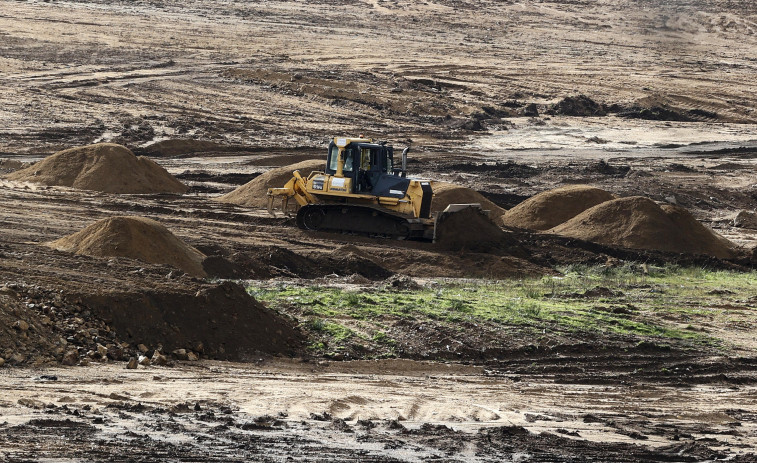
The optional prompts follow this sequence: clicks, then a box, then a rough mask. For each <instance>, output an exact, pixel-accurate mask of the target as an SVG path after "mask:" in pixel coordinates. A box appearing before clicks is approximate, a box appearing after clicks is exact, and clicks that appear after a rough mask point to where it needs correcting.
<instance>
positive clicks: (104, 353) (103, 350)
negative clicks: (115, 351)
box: [97, 343, 108, 360]
mask: <svg viewBox="0 0 757 463" xmlns="http://www.w3.org/2000/svg"><path fill="white" fill-rule="evenodd" d="M97 354H98V355H99V356H100V358H101V359H103V360H108V348H107V347H105V346H103V345H102V344H100V343H98V344H97Z"/></svg>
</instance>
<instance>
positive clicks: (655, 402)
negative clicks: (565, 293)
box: [0, 0, 757, 462]
mask: <svg viewBox="0 0 757 463" xmlns="http://www.w3.org/2000/svg"><path fill="white" fill-rule="evenodd" d="M756 42H757V9H756V7H755V4H754V2H751V1H747V0H729V1H726V0H722V1H704V0H681V1H677V2H667V1H665V2H663V1H656V0H644V1H629V0H610V1H606V2H593V1H573V2H556V1H555V2H550V1H543V2H495V1H483V2H481V1H476V2H470V1H456V2H450V1H446V0H440V1H435V2H404V1H398V2H390V1H384V0H378V1H351V2H328V1H320V2H289V1H274V2H263V3H261V2H241V1H236V0H232V1H229V2H223V3H214V2H208V1H205V0H194V1H188V2H178V1H162V0H161V1H157V0H155V1H153V0H146V1H142V2H111V1H99V0H74V1H67V2H55V3H46V2H14V1H10V0H0V83H2V85H1V86H0V107H2V108H3V109H2V111H0V157H2V158H3V160H2V161H1V162H0V171H2V173H9V172H13V171H18V170H19V169H21V168H22V167H25V166H28V163H29V162H36V161H40V160H42V159H43V158H45V157H47V156H48V155H50V154H52V153H54V152H56V151H59V150H62V149H67V148H71V147H73V146H80V145H88V144H91V143H99V142H115V143H120V144H124V145H126V146H127V147H128V148H130V149H131V150H132V151H133V152H135V153H136V154H140V155H147V156H149V157H151V158H152V159H153V160H154V161H155V162H157V163H158V164H159V165H160V166H162V167H163V168H165V169H166V170H167V171H168V172H169V173H171V174H173V175H174V176H176V177H178V178H180V179H182V180H183V181H184V182H186V184H187V185H188V186H189V188H190V190H189V193H188V194H185V195H183V196H178V195H162V194H142V195H119V194H111V193H102V192H93V191H82V190H77V189H72V188H67V187H59V186H45V185H39V184H37V183H31V182H22V181H11V180H0V203H1V204H2V207H0V218H1V220H0V284H2V285H3V286H1V287H0V288H1V289H0V309H1V310H0V321H2V326H0V328H2V330H1V331H0V341H2V346H1V347H2V351H1V352H0V356H2V358H3V359H4V361H5V364H4V365H3V366H2V367H0V387H2V388H3V390H5V391H7V394H5V395H4V396H3V398H2V399H1V400H0V428H2V432H0V459H3V460H5V461H12V462H17V461H18V462H20V461H29V460H33V461H36V460H49V459H56V460H57V461H78V460H82V459H84V460H107V461H153V460H156V459H159V460H162V461H187V460H190V459H201V460H203V461H243V460H244V461H248V460H250V459H255V458H257V459H264V460H270V461H278V460H283V459H286V458H292V459H294V460H299V461H339V460H342V461H354V460H355V459H361V460H364V461H502V460H513V461H515V460H518V461H529V460H530V461H576V460H581V461H583V460H588V461H591V460H594V461H607V460H612V461H711V460H716V459H725V458H731V461H754V459H755V456H754V453H753V452H754V450H753V449H754V448H755V446H757V440H756V439H757V429H756V428H755V423H756V422H757V419H755V417H756V416H757V404H755V400H754V397H755V390H754V384H755V380H757V375H755V365H756V363H755V354H754V351H753V350H749V349H751V348H743V349H740V350H738V353H734V352H728V351H726V352H724V351H722V350H717V349H712V350H710V349H703V350H699V351H692V350H691V349H686V348H685V347H686V346H683V345H676V344H673V345H672V346H671V345H665V346H663V345H657V344H654V343H653V344H639V343H638V340H635V339H620V338H617V337H613V336H610V335H608V336H597V337H596V338H583V337H582V338H580V339H576V338H575V336H574V337H573V338H571V337H569V336H568V337H567V338H566V339H564V340H562V341H563V342H561V343H559V344H558V345H556V346H554V348H553V349H543V348H538V347H534V345H533V342H532V341H533V340H532V339H524V338H522V337H520V336H518V335H515V334H510V335H508V334H507V333H502V332H489V331H486V330H485V329H482V328H481V327H478V326H461V327H460V331H458V332H446V331H442V330H441V329H438V327H435V326H429V327H423V328H424V329H426V331H423V330H419V329H418V327H417V326H408V327H405V328H404V332H405V333H406V337H407V339H406V341H407V345H409V346H411V348H410V349H408V354H407V356H408V359H401V360H395V361H367V362H345V363H341V362H325V361H324V360H323V359H319V358H315V359H311V358H309V355H308V351H307V349H306V347H305V346H306V345H307V339H304V335H303V333H302V332H301V331H300V330H299V329H298V328H297V326H296V324H297V322H296V321H295V320H291V319H289V318H287V317H286V316H284V315H282V314H279V313H275V312H273V311H271V310H269V309H266V308H265V307H262V306H261V305H260V304H259V303H257V302H256V301H254V300H253V299H251V298H249V297H247V296H246V294H244V291H242V290H241V288H240V287H239V286H237V285H235V284H233V283H229V282H226V283H223V282H216V281H213V278H220V279H270V278H286V279H296V278H305V279H313V278H323V277H326V278H333V277H330V275H333V274H337V275H340V276H342V277H350V276H351V275H355V276H353V277H352V278H356V279H358V278H359V279H365V280H373V281H379V280H384V279H385V278H387V277H389V276H392V275H396V274H405V275H411V276H415V277H422V278H428V277H435V276H439V277H454V278H493V279H498V278H517V277H521V276H525V275H543V274H549V273H554V272H555V266H557V265H564V264H571V263H577V264H606V263H608V262H618V261H635V262H647V263H650V264H666V263H679V264H682V265H698V266H708V267H710V268H728V269H736V270H739V269H740V270H746V269H750V268H753V267H754V264H755V257H754V247H755V244H757V231H755V230H754V229H751V228H746V227H740V226H736V225H738V224H740V223H741V222H739V221H736V222H735V223H734V221H733V219H734V218H735V217H736V214H737V213H739V212H740V211H742V210H746V211H754V209H755V207H756V206H755V205H756V204H757V173H755V172H757V170H756V169H755V167H756V166H757V160H756V159H757V136H756V135H755V133H757V131H756V129H757V113H755V108H757V87H755V85H754V74H755V66H756V64H755V61H754V50H755V47H757V43H756ZM360 133H364V134H365V135H366V136H369V137H374V138H379V139H383V140H388V141H390V142H392V143H393V144H394V145H395V146H400V147H401V146H403V145H407V144H409V145H411V146H412V147H413V149H412V150H411V152H410V153H411V154H410V156H411V161H410V164H409V168H410V170H411V171H412V172H413V173H414V174H416V175H418V176H423V177H426V178H431V179H435V180H439V181H445V182H450V183H455V184H457V185H460V186H462V187H464V188H466V191H471V192H474V193H476V194H481V195H483V196H484V197H486V198H488V199H489V200H490V201H492V204H494V205H496V206H498V207H501V208H503V209H510V208H512V207H513V206H515V205H517V204H519V203H521V202H522V201H523V200H525V199H527V198H529V197H532V196H533V195H535V194H537V193H540V192H543V191H547V190H549V189H552V188H555V187H560V186H565V185H575V184H586V185H590V186H593V187H597V188H601V189H603V190H606V191H608V192H609V193H612V194H614V195H616V196H618V197H627V196H645V197H649V198H651V199H653V200H655V201H657V202H660V203H668V204H674V205H678V206H682V207H684V208H686V209H687V210H689V211H690V212H691V213H692V214H693V216H694V217H695V218H696V219H697V220H699V221H701V222H703V223H704V224H705V225H707V226H710V227H712V228H713V229H715V230H716V231H717V232H719V233H720V234H722V235H723V236H725V237H726V238H728V239H730V240H731V241H733V242H734V243H736V244H737V245H739V246H741V248H740V249H739V250H738V251H737V253H736V254H735V255H734V256H733V257H732V258H729V259H726V260H724V259H718V258H713V257H707V256H701V255H695V254H680V253H670V252H661V251H653V250H630V249H625V248H618V247H613V246H608V245H600V244H596V243H591V242H586V241H581V240H577V239H574V238H566V237H560V236H556V235H550V234H541V233H533V232H529V231H525V230H514V231H511V232H509V233H510V235H508V236H509V238H508V241H507V242H508V246H507V247H499V248H493V249H487V250H485V252H470V251H468V252H460V251H459V250H457V251H450V250H445V249H440V248H439V247H438V246H434V245H433V244H431V243H422V242H399V241H387V240H379V239H375V238H371V237H361V236H351V235H335V234H328V233H305V232H303V231H301V230H299V229H297V228H296V226H295V224H294V223H293V220H292V219H291V218H286V217H281V216H279V217H276V218H273V217H270V216H268V215H267V214H266V213H265V212H264V211H261V210H259V209H255V208H251V207H245V206H239V205H233V204H224V203H220V202H217V201H213V200H212V199H214V198H216V197H218V196H220V195H221V194H225V193H228V192H230V191H232V190H234V189H235V188H237V187H239V186H241V185H243V184H245V183H247V182H249V181H250V180H252V179H254V178H255V177H257V176H258V175H261V174H262V175H265V172H268V171H269V170H271V169H272V168H275V167H281V166H285V165H289V164H293V163H295V162H301V161H307V160H312V159H322V158H323V157H325V146H326V142H327V140H328V139H329V138H331V137H333V136H336V135H342V134H354V135H357V134H360ZM177 139H178V141H176V140H177ZM491 209H493V208H491ZM495 211H497V213H499V211H498V210H496V209H495ZM115 215H128V216H144V217H149V218H151V219H154V220H157V221H159V222H160V223H162V224H164V225H165V226H166V227H168V228H169V229H170V230H171V231H172V232H174V233H175V234H176V235H177V237H179V238H180V239H181V240H182V241H184V242H186V243H187V244H188V245H190V246H193V247H195V248H196V249H198V250H199V251H200V252H202V253H203V254H204V255H206V256H208V257H207V259H206V260H205V261H204V262H203V269H204V271H205V272H207V273H208V274H209V275H210V277H211V279H210V280H203V279H199V278H195V277H192V276H189V275H186V274H183V273H182V272H180V271H177V270H176V269H174V268H173V267H169V266H166V265H160V264H148V263H144V262H140V261H136V260H132V259H127V258H112V257H110V258H108V257H105V258H104V257H90V256H83V255H72V254H70V253H64V252H60V251H56V250H53V249H50V248H48V247H46V246H44V243H47V242H50V241H53V240H56V239H59V238H61V237H64V236H67V235H70V234H72V233H75V232H77V231H79V230H81V229H83V228H84V227H85V226H87V225H89V224H91V223H93V222H95V221H98V220H102V219H107V218H109V217H112V216H115ZM742 216H743V214H742ZM211 309H212V310H211ZM22 319H23V320H26V321H27V322H28V324H29V327H27V328H26V329H25V330H24V329H22V328H23V327H22V326H20V325H16V323H17V322H18V321H19V320H22ZM721 328H722V329H723V330H724V331H727V327H726V326H724V327H721ZM494 336H498V337H503V338H504V339H505V341H504V342H503V343H501V344H504V345H507V346H508V348H507V349H503V350H500V351H491V352H486V351H485V350H484V349H482V347H483V346H485V345H488V344H487V343H489V342H490V341H491V339H492V338H493V337H494ZM447 339H465V341H466V349H465V350H464V351H461V353H460V355H457V354H456V355H455V359H456V360H455V363H443V360H442V359H446V358H445V357H444V352H445V346H446V345H448V344H449V343H446V342H444V341H446V340H447ZM139 343H144V344H146V345H145V347H147V349H148V351H149V352H148V353H152V351H154V350H158V349H159V348H160V347H162V349H163V352H164V353H166V354H170V353H171V352H172V351H174V350H177V349H184V350H185V351H186V352H189V353H194V354H198V355H199V356H200V357H202V358H203V360H201V361H200V362H199V363H183V362H182V361H177V360H171V362H173V363H174V364H173V366H165V367H163V366H154V365H153V366H150V367H140V368H139V369H137V370H125V369H123V366H124V364H125V362H126V360H128V358H129V357H131V356H134V357H137V356H138V355H140V354H143V353H144V352H141V351H140V349H139V346H138V344H139ZM97 344H103V345H107V346H109V347H108V349H106V350H107V352H105V355H104V356H101V358H97V356H96V355H93V356H92V357H90V356H89V355H88V352H89V351H92V352H93V353H96V352H97ZM199 344H202V345H199ZM69 352H73V355H74V358H75V360H76V361H77V362H78V361H80V359H85V358H89V359H91V363H90V366H88V367H61V366H60V365H59V363H60V362H61V361H63V359H64V358H65V357H66V355H67V354H68V353H69ZM185 355H186V353H185ZM271 355H274V357H271ZM174 357H177V356H174ZM102 358H107V359H109V360H108V362H100V360H102ZM292 358H293V359H292ZM418 358H424V359H436V362H433V363H426V362H420V361H418V360H417V359H418ZM211 359H227V360H228V359H231V360H241V361H244V362H246V363H243V364H233V363H228V362H218V361H215V360H211ZM444 361H446V360H444ZM176 362H178V363H176Z"/></svg>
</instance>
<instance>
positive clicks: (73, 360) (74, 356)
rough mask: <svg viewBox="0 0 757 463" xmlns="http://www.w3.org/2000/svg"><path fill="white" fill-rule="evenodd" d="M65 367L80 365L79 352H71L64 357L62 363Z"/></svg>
mask: <svg viewBox="0 0 757 463" xmlns="http://www.w3.org/2000/svg"><path fill="white" fill-rule="evenodd" d="M60 363H62V364H63V365H67V366H74V365H76V364H77V363H79V352H77V351H76V350H69V351H68V352H66V353H65V354H64V355H63V360H61V362H60Z"/></svg>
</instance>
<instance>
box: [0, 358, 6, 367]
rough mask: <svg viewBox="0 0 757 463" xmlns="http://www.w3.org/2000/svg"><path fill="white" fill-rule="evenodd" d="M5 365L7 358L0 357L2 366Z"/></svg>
mask: <svg viewBox="0 0 757 463" xmlns="http://www.w3.org/2000/svg"><path fill="white" fill-rule="evenodd" d="M3 365H5V359H4V358H2V357H0V367H1V366H3Z"/></svg>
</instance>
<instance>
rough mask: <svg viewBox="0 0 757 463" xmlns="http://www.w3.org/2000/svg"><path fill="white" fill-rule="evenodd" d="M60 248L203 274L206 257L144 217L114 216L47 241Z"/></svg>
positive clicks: (51, 245)
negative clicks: (203, 261) (71, 233)
mask: <svg viewBox="0 0 757 463" xmlns="http://www.w3.org/2000/svg"><path fill="white" fill-rule="evenodd" d="M48 245H49V246H50V247H52V248H54V249H58V250H60V251H65V252H72V253H75V254H84V255H88V256H96V257H127V258H130V259H137V260H141V261H144V262H149V263H151V264H167V265H171V266H173V267H176V268H179V269H181V270H183V271H184V272H186V273H188V274H190V275H193V276H197V277H204V276H205V271H204V270H203V266H202V260H203V259H204V258H205V256H204V255H203V254H202V253H201V252H200V251H198V250H197V249H195V248H193V247H191V246H189V245H187V244H186V243H184V242H183V241H181V240H180V239H178V238H177V237H176V236H175V235H174V234H173V233H171V232H170V231H169V230H168V229H167V228H166V227H164V226H163V225H161V224H160V223H158V222H156V221H154V220H151V219H147V218H144V217H111V218H108V219H103V220H100V221H98V222H95V223H94V224H92V225H90V226H88V227H87V228H85V229H84V230H81V231H79V232H77V233H74V234H73V235H69V236H66V237H63V238H61V239H59V240H56V241H53V242H51V243H49V244H48Z"/></svg>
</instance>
